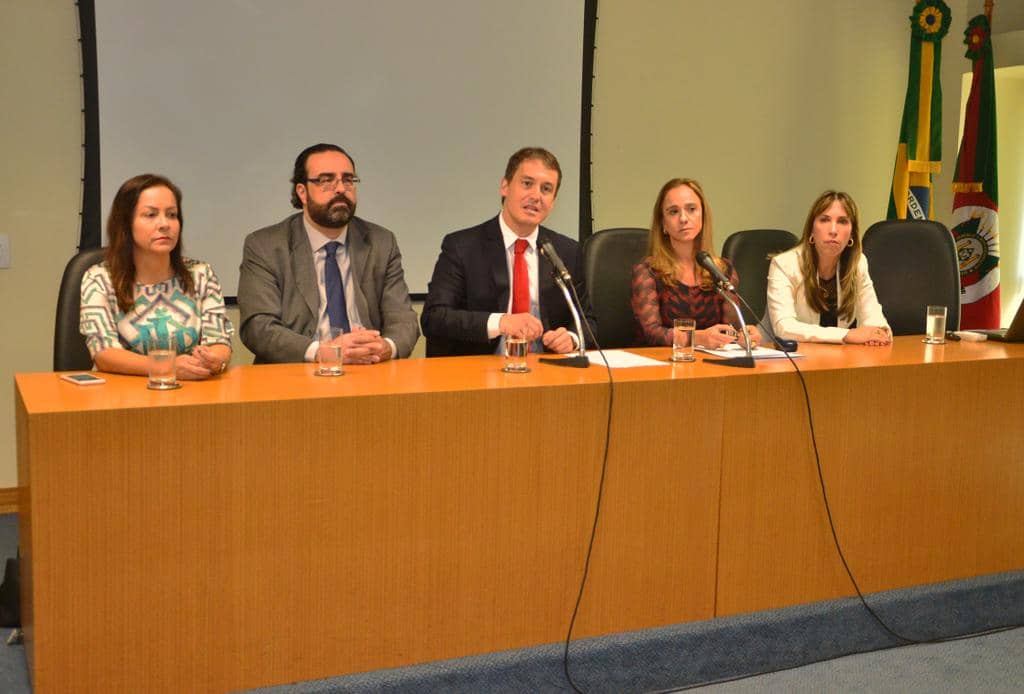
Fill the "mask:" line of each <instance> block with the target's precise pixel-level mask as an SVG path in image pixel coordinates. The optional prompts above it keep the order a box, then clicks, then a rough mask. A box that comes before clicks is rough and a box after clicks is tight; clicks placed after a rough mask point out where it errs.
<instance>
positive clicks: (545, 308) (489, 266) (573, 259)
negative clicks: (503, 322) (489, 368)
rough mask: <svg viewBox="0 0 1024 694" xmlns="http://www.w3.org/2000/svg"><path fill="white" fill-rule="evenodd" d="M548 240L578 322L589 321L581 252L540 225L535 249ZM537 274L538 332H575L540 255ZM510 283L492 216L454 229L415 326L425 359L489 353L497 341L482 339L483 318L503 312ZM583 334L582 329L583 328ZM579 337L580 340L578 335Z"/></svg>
mask: <svg viewBox="0 0 1024 694" xmlns="http://www.w3.org/2000/svg"><path fill="white" fill-rule="evenodd" d="M544 241H549V242H550V243H551V245H552V246H554V248H555V251H556V252H557V253H558V255H559V257H560V258H561V259H562V262H564V263H565V267H566V269H567V270H569V272H570V274H572V277H573V283H574V284H575V286H576V293H577V295H579V298H580V302H581V303H582V304H583V315H581V316H580V318H581V320H585V321H587V322H589V323H590V326H591V330H594V329H595V325H596V324H595V322H594V319H593V316H592V311H591V309H590V300H589V299H588V297H587V290H586V287H585V285H584V283H583V254H582V253H581V252H580V246H579V244H578V243H576V242H575V241H573V240H572V239H570V238H569V237H567V236H563V235H561V234H559V233H557V232H554V231H552V230H551V229H548V228H546V227H540V229H539V231H538V233H537V244H538V246H539V245H540V244H541V243H542V242H544ZM537 267H538V271H539V274H540V277H539V278H538V285H539V291H540V297H539V304H540V320H541V323H542V324H543V325H544V330H545V331H548V330H554V329H556V328H565V329H566V330H571V331H573V332H575V331H576V324H575V322H574V321H573V319H572V314H571V313H570V312H569V307H568V306H567V305H566V303H565V297H564V296H563V294H562V290H561V289H559V288H558V286H557V285H556V284H555V281H554V279H553V278H552V276H551V270H552V267H551V263H550V262H549V261H548V259H547V258H545V257H544V256H543V255H542V256H540V257H539V258H538V259H537ZM510 285H511V281H510V279H509V274H508V260H507V256H506V252H505V245H504V241H503V239H502V235H501V227H500V226H499V225H498V218H497V217H493V218H492V219H489V220H487V221H486V222H484V223H483V224H479V225H477V226H475V227H470V228H469V229H463V230H461V231H455V232H452V233H451V234H448V235H447V236H445V237H444V241H442V242H441V255H440V256H439V257H438V259H437V264H436V265H435V266H434V275H433V277H432V278H431V280H430V284H429V285H428V287H427V301H426V303H424V305H423V316H422V318H421V324H422V326H423V334H424V336H426V338H427V356H428V357H443V356H454V355H462V354H494V352H495V350H497V348H498V339H497V338H495V339H493V340H489V339H487V318H488V317H489V316H490V314H492V313H506V312H507V311H508V299H509V292H510V291H511V289H510ZM583 330H584V332H586V327H585V326H584V328H583ZM580 338H581V339H585V338H584V336H582V335H581V336H580Z"/></svg>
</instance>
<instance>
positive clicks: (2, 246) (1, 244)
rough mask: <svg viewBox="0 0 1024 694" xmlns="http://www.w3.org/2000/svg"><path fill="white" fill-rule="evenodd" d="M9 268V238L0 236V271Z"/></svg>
mask: <svg viewBox="0 0 1024 694" xmlns="http://www.w3.org/2000/svg"><path fill="white" fill-rule="evenodd" d="M10 266H11V237H10V236H8V235H7V234H0V269H5V268H9V267H10Z"/></svg>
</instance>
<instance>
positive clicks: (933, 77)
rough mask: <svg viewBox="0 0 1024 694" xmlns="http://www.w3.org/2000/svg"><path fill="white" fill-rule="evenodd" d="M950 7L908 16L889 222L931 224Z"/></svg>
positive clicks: (932, 0) (925, 5)
mask: <svg viewBox="0 0 1024 694" xmlns="http://www.w3.org/2000/svg"><path fill="white" fill-rule="evenodd" d="M949 23H950V12H949V7H948V6H947V5H946V3H944V2H943V1H942V0H920V2H918V3H917V4H916V5H914V12H913V14H911V15H910V75H909V76H908V78H907V97H906V100H905V101H904V102H903V122H902V124H901V125H900V144H899V146H898V147H897V148H896V165H895V166H894V167H893V172H892V190H891V192H890V194H889V212H888V214H887V215H886V217H887V218H888V219H907V218H908V217H909V218H912V219H932V217H933V212H934V210H933V209H932V174H934V173H939V171H940V170H941V168H942V85H941V83H940V82H939V67H940V64H941V61H942V39H943V37H944V36H945V35H946V33H947V32H948V31H949Z"/></svg>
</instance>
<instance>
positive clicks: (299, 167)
mask: <svg viewBox="0 0 1024 694" xmlns="http://www.w3.org/2000/svg"><path fill="white" fill-rule="evenodd" d="M321 152H338V153H339V154H344V155H345V156H346V157H348V160H349V161H350V162H352V169H353V170H355V168H356V160H355V159H353V158H352V155H351V154H349V153H348V152H346V151H345V150H343V149H342V148H341V147H339V146H338V145H332V144H329V143H327V142H321V143H319V144H315V145H310V146H309V147H307V148H306V149H304V150H302V151H301V152H299V156H297V157H295V167H294V168H293V169H292V207H294V208H295V209H297V210H301V209H302V199H301V198H299V194H298V193H296V192H295V186H297V185H299V184H300V183H301V184H302V185H306V179H307V178H309V171H307V170H306V161H307V160H308V159H309V158H310V157H311V156H313V155H314V154H320V153H321Z"/></svg>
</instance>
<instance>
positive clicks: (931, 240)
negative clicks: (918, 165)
mask: <svg viewBox="0 0 1024 694" xmlns="http://www.w3.org/2000/svg"><path fill="white" fill-rule="evenodd" d="M863 245H864V255H865V256H867V259H868V271H869V272H870V273H871V279H872V281H873V282H874V283H875V293H877V294H878V302H879V303H880V304H882V311H883V312H884V313H885V318H886V320H888V321H889V325H890V327H892V332H893V334H894V335H921V334H923V333H924V330H925V315H924V314H925V307H927V306H930V305H934V306H945V307H946V310H947V313H946V329H947V330H958V329H959V328H960V266H959V263H958V262H957V256H956V244H955V243H954V241H953V235H952V234H950V233H949V230H948V229H946V227H944V226H943V225H942V224H940V223H938V222H932V221H920V220H914V219H893V220H886V221H882V222H876V223H875V224H872V225H871V228H870V229H868V230H867V231H866V232H865V233H864V241H863Z"/></svg>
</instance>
